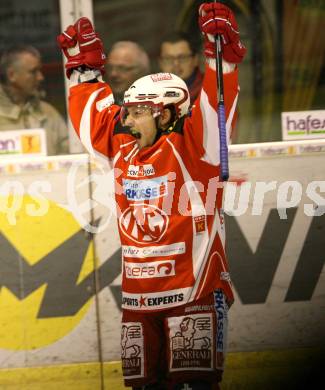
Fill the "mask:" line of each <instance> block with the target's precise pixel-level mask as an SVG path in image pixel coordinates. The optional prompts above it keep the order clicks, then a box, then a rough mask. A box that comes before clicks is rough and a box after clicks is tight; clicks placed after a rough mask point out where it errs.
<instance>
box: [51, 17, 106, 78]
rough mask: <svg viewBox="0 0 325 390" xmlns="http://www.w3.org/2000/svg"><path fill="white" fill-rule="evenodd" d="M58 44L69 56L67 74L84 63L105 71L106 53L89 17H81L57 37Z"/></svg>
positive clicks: (102, 71) (91, 67) (86, 65)
mask: <svg viewBox="0 0 325 390" xmlns="http://www.w3.org/2000/svg"><path fill="white" fill-rule="evenodd" d="M57 41H58V44H59V46H60V48H61V49H62V50H63V53H64V55H65V56H66V58H67V63H66V64H65V68H66V75H67V77H68V78H70V76H71V73H72V70H73V69H74V68H78V67H80V66H82V65H84V66H85V67H87V68H90V69H98V70H100V72H101V73H102V74H104V73H105V71H104V63H105V58H106V57H105V54H104V48H103V44H102V41H101V39H100V38H99V36H98V34H97V33H96V32H95V30H94V28H93V26H92V24H91V21H90V20H89V19H88V18H85V17H83V18H80V19H78V20H77V22H76V23H75V24H74V25H73V26H69V27H68V28H67V29H66V30H65V31H64V32H63V33H62V34H60V35H58V37H57Z"/></svg>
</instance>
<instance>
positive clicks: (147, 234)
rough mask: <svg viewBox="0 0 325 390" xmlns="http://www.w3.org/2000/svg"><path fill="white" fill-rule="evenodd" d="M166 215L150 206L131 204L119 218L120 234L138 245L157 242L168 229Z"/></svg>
mask: <svg viewBox="0 0 325 390" xmlns="http://www.w3.org/2000/svg"><path fill="white" fill-rule="evenodd" d="M168 222H169V218H168V215H167V214H166V213H165V212H164V211H163V210H161V209H159V208H158V207H156V206H154V205H150V204H144V203H141V204H133V205H131V206H130V207H128V208H127V209H126V210H125V211H124V212H123V214H122V215H121V217H120V218H119V226H120V229H121V231H122V233H123V234H124V235H125V236H126V237H128V238H130V239H131V240H132V241H134V242H136V243H138V244H150V243H152V242H158V241H160V240H161V239H162V237H163V236H164V235H165V233H166V231H167V227H168Z"/></svg>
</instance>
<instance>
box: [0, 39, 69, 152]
mask: <svg viewBox="0 0 325 390" xmlns="http://www.w3.org/2000/svg"><path fill="white" fill-rule="evenodd" d="M43 81H44V76H43V73H42V61H41V55H40V52H39V51H38V50H37V49H36V48H35V47H33V46H15V47H11V48H9V49H7V50H5V51H4V52H3V54H2V56H1V58H0V131H6V130H19V129H34V128H43V129H44V130H45V132H46V142H47V154H48V155H55V154H64V153H68V130H67V125H66V122H65V121H64V119H63V118H62V116H61V115H60V114H59V112H58V111H57V110H56V109H55V108H54V107H53V106H52V105H50V104H49V103H47V102H45V101H44V100H43V98H44V97H45V91H44V90H43V88H42V83H43Z"/></svg>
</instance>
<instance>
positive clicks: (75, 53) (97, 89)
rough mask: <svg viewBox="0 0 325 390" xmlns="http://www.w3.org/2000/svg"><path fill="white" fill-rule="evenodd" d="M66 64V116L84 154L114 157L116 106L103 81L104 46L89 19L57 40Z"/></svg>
mask: <svg viewBox="0 0 325 390" xmlns="http://www.w3.org/2000/svg"><path fill="white" fill-rule="evenodd" d="M57 40H58V44H59V46H60V48H61V49H62V51H63V53H64V55H65V57H66V58H67V62H66V64H65V68H66V75H67V77H68V79H69V85H70V88H69V115H70V118H71V121H72V124H73V127H74V129H75V131H76V133H77V135H78V136H79V138H80V140H81V142H82V143H83V145H84V146H85V148H86V149H87V151H88V152H89V153H90V154H92V155H96V154H98V153H100V155H104V156H106V157H113V150H112V134H113V129H114V125H115V123H116V121H117V116H118V113H119V109H120V108H119V107H118V106H115V105H114V99H113V94H112V91H111V88H110V87H109V85H107V84H106V83H104V82H103V80H102V75H103V73H104V62H105V54H104V50H103V44H102V41H101V40H100V38H99V36H98V34H97V33H96V32H95V31H94V28H93V26H92V24H91V22H90V20H89V19H87V18H85V17H82V18H80V19H79V20H78V21H77V22H76V23H75V24H74V25H73V26H69V27H68V28H67V29H66V31H64V32H63V33H62V34H60V35H59V36H58V38H57Z"/></svg>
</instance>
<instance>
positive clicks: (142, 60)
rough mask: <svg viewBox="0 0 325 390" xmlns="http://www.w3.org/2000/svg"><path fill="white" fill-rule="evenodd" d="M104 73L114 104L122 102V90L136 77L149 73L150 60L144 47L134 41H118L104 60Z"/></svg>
mask: <svg viewBox="0 0 325 390" xmlns="http://www.w3.org/2000/svg"><path fill="white" fill-rule="evenodd" d="M105 68H106V75H105V78H106V79H107V81H108V83H109V84H110V86H111V88H112V90H113V95H114V100H115V103H116V104H119V105H121V104H122V103H123V97H124V91H126V90H127V89H128V88H129V86H130V85H131V84H132V83H133V82H134V81H135V80H137V79H138V78H140V77H142V76H146V75H147V74H149V73H150V60H149V56H148V54H147V53H146V51H145V50H144V48H143V47H142V46H141V45H139V44H138V43H136V42H132V41H118V42H116V43H115V44H114V45H113V46H112V48H111V50H110V51H109V53H108V54H107V60H106V66H105Z"/></svg>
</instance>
